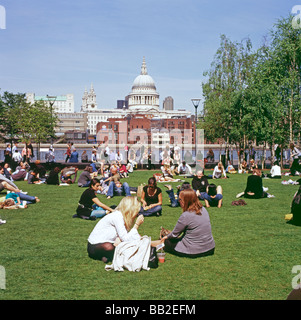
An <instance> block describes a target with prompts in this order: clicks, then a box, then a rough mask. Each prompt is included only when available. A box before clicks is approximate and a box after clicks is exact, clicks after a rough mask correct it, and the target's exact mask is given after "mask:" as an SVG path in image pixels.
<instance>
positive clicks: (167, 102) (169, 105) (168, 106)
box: [163, 97, 173, 110]
mask: <svg viewBox="0 0 301 320" xmlns="http://www.w3.org/2000/svg"><path fill="white" fill-rule="evenodd" d="M163 110H173V98H172V97H166V98H165V99H164V101H163Z"/></svg>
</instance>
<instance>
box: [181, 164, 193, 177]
mask: <svg viewBox="0 0 301 320" xmlns="http://www.w3.org/2000/svg"><path fill="white" fill-rule="evenodd" d="M178 173H179V174H180V175H185V176H187V177H189V176H191V175H192V170H191V167H190V165H189V164H187V163H186V161H183V162H182V163H181V164H180V165H179V167H178Z"/></svg>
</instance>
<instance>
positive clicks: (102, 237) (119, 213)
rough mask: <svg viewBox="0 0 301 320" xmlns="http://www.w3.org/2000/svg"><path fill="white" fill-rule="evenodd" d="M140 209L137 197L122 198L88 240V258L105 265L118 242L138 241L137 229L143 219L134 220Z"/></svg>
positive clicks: (139, 217) (140, 217) (98, 224)
mask: <svg viewBox="0 0 301 320" xmlns="http://www.w3.org/2000/svg"><path fill="white" fill-rule="evenodd" d="M140 207H141V205H140V202H139V201H138V199H137V197H124V198H123V199H122V200H121V201H120V203H119V205H118V207H117V208H116V210H115V211H113V212H112V213H110V214H108V215H106V216H105V217H104V218H102V219H101V220H100V221H99V222H98V223H97V224H96V226H95V227H94V229H93V231H92V232H91V234H90V236H89V238H88V254H89V257H90V258H92V259H95V260H102V261H104V262H105V263H107V262H108V261H112V260H113V256H114V251H115V246H117V245H118V244H119V243H120V241H121V242H122V241H132V240H139V239H140V235H139V233H138V228H139V226H140V225H141V224H142V223H143V221H144V217H143V215H139V216H138V218H137V220H136V222H135V219H136V217H137V215H138V213H139V210H140Z"/></svg>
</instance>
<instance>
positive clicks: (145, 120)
mask: <svg viewBox="0 0 301 320" xmlns="http://www.w3.org/2000/svg"><path fill="white" fill-rule="evenodd" d="M96 130H97V136H96V141H97V142H98V143H102V142H104V141H108V143H110V144H118V145H123V144H135V143H137V141H140V142H141V143H142V144H144V145H153V146H160V145H166V144H171V145H175V144H178V145H180V144H183V143H184V144H194V143H195V138H194V135H195V127H194V121H193V120H192V118H187V117H179V118H172V119H159V118H149V117H147V116H146V115H139V114H136V115H130V114H128V115H127V116H126V117H124V118H123V119H117V118H109V119H108V120H107V121H103V122H99V123H98V124H97V127H96Z"/></svg>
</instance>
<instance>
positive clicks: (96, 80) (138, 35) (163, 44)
mask: <svg viewBox="0 0 301 320" xmlns="http://www.w3.org/2000/svg"><path fill="white" fill-rule="evenodd" d="M298 4H299V3H297V2H296V1H292V0H286V1H280V0H266V1H265V0H261V1H259V0H245V1H238V0H233V1H221V0H217V1H209V0H208V1H207V0H185V1H184V0H177V1H171V0H157V1H156V0H152V1H151V0H144V1H138V0H115V1H109V0H86V1H77V0H75V1H69V0H68V1H67V0H60V1H58V0H53V1H47V2H46V1H41V0H40V1H37V0H28V1H26V0H13V1H12V0H0V5H1V6H3V7H4V8H5V11H6V29H4V30H3V29H0V41H1V42H0V43H1V50H0V89H1V93H3V92H4V91H9V92H13V93H18V92H21V93H27V92H33V93H35V94H36V95H47V94H49V95H62V94H67V93H73V94H74V99H75V111H79V110H80V107H81V99H82V96H83V93H84V90H85V88H87V90H89V89H90V86H91V83H93V86H94V90H95V92H96V95H97V104H98V108H99V109H101V108H110V109H111V108H116V107H117V100H123V99H124V98H125V96H127V95H128V94H129V93H130V92H131V87H132V83H133V81H134V79H135V78H136V76H138V75H139V74H140V68H141V64H142V59H143V57H145V59H146V64H147V68H148V73H149V75H150V76H152V78H153V79H154V81H155V84H156V87H157V91H158V93H159V94H160V108H161V109H162V106H163V101H164V99H165V98H166V97H167V96H171V97H173V99H174V108H175V109H179V108H181V109H186V110H189V111H191V112H192V113H194V107H193V105H192V102H191V98H202V90H201V83H202V81H203V80H204V77H203V73H204V72H205V71H206V70H208V69H209V68H210V64H211V62H212V61H213V59H214V55H215V53H216V50H217V49H218V47H219V43H220V36H221V35H222V34H225V35H226V36H227V37H229V38H230V39H231V40H232V41H241V40H242V39H244V38H246V37H249V38H250V39H251V41H252V43H253V49H254V50H256V49H257V48H258V47H259V46H260V45H261V43H262V41H263V37H264V36H267V35H268V34H269V31H270V30H271V29H272V28H273V25H274V24H275V23H276V22H277V20H278V19H280V18H283V17H287V16H288V15H289V14H290V13H291V11H292V8H293V6H295V5H298ZM0 18H1V17H0ZM200 109H201V106H200V107H199V111H200Z"/></svg>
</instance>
